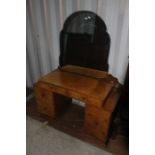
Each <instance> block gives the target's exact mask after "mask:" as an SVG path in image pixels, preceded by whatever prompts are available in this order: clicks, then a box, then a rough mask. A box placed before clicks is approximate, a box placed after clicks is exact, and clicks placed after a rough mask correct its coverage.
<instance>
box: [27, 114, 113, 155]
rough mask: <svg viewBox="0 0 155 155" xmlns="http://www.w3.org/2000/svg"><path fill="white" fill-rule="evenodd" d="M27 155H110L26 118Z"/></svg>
mask: <svg viewBox="0 0 155 155" xmlns="http://www.w3.org/2000/svg"><path fill="white" fill-rule="evenodd" d="M26 124H27V127H26V128H27V131H26V132H27V133H26V134H27V135H26V139H27V146H26V149H27V155H112V154H111V153H108V152H106V151H104V150H102V149H99V148H97V147H95V146H93V145H90V144H88V143H85V142H83V141H81V140H79V139H76V138H74V137H72V136H70V135H67V134H65V133H63V132H60V131H58V130H56V129H54V128H52V127H49V126H47V125H46V123H41V122H39V121H36V120H34V119H32V118H31V117H29V116H27V121H26Z"/></svg>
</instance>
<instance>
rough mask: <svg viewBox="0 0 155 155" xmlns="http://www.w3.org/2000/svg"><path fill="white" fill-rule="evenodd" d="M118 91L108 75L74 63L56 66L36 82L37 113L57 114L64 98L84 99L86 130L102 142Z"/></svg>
mask: <svg viewBox="0 0 155 155" xmlns="http://www.w3.org/2000/svg"><path fill="white" fill-rule="evenodd" d="M95 74H96V76H95ZM119 94H120V91H119V88H118V82H117V80H116V79H115V78H113V77H112V76H111V75H109V74H108V73H106V72H103V73H102V72H101V71H97V70H93V69H89V68H80V67H77V66H65V67H63V68H62V69H57V70H55V71H53V72H51V73H49V74H48V75H46V76H44V77H42V78H41V79H40V80H39V82H38V83H36V84H35V96H36V101H37V105H38V110H39V112H40V113H43V114H46V115H48V116H50V117H51V118H54V117H56V116H57V115H58V114H59V113H60V109H61V104H62V105H65V97H67V99H68V98H75V99H78V100H80V101H83V102H85V104H86V108H85V121H84V127H85V131H86V132H88V133H90V134H92V135H94V136H95V137H97V138H98V139H100V140H102V141H103V142H106V140H107V135H108V131H109V127H110V122H111V118H112V114H113V111H114V109H115V107H116V105H117V100H118V97H119ZM63 109H65V108H63Z"/></svg>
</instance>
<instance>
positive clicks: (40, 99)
mask: <svg viewBox="0 0 155 155" xmlns="http://www.w3.org/2000/svg"><path fill="white" fill-rule="evenodd" d="M35 98H36V102H37V108H38V111H39V112H40V113H42V114H45V115H48V116H50V117H54V104H53V102H52V99H53V96H52V93H51V92H49V91H48V90H46V89H44V88H40V87H35Z"/></svg>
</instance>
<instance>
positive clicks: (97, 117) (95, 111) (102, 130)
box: [85, 104, 112, 143]
mask: <svg viewBox="0 0 155 155" xmlns="http://www.w3.org/2000/svg"><path fill="white" fill-rule="evenodd" d="M111 116H112V113H110V112H109V111H106V110H104V109H103V108H102V107H100V108H99V107H96V106H94V105H92V104H86V109H85V130H86V132H87V133H90V134H92V135H94V136H95V137H97V138H98V139H100V140H102V141H103V142H104V143H105V142H106V141H107V137H108V132H109V127H110V122H111Z"/></svg>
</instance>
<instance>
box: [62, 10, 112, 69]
mask: <svg viewBox="0 0 155 155" xmlns="http://www.w3.org/2000/svg"><path fill="white" fill-rule="evenodd" d="M109 48H110V37H109V34H108V33H107V28H106V25H105V23H104V21H103V20H102V19H101V18H100V17H99V16H98V15H96V14H95V13H93V12H90V11H78V12H75V13H73V14H72V15H70V16H69V17H68V18H67V19H66V21H65V23H64V26H63V29H62V31H61V33H60V58H59V62H60V66H64V65H67V64H70V65H78V66H82V67H89V68H94V69H98V70H103V71H107V70H108V55H109Z"/></svg>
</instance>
